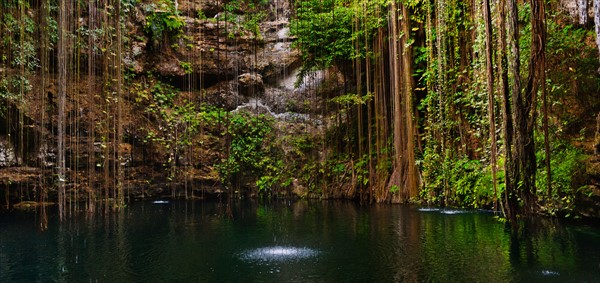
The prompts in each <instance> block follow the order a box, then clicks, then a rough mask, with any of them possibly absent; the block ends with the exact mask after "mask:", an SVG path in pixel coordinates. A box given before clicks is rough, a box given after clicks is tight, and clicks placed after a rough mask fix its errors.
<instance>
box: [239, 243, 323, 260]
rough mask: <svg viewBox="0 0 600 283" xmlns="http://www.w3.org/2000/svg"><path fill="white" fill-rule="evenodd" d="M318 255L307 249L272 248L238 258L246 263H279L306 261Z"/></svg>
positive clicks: (257, 250) (250, 252)
mask: <svg viewBox="0 0 600 283" xmlns="http://www.w3.org/2000/svg"><path fill="white" fill-rule="evenodd" d="M318 254H319V251H317V250H313V249H309V248H296V247H285V246H273V247H265V248H258V249H254V250H249V251H246V252H243V253H242V254H241V256H240V257H241V258H242V259H244V260H247V261H258V262H275V261H276V262H279V261H293V260H300V259H307V258H311V257H315V256H317V255H318Z"/></svg>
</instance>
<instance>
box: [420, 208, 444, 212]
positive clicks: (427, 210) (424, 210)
mask: <svg viewBox="0 0 600 283" xmlns="http://www.w3.org/2000/svg"><path fill="white" fill-rule="evenodd" d="M419 211H421V212H431V211H440V209H439V208H435V207H421V208H419Z"/></svg>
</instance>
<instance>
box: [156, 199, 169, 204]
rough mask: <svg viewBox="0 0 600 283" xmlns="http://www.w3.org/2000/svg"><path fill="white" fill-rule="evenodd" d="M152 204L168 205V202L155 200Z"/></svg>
mask: <svg viewBox="0 0 600 283" xmlns="http://www.w3.org/2000/svg"><path fill="white" fill-rule="evenodd" d="M152 203H154V204H167V203H169V201H168V200H155V201H153V202H152Z"/></svg>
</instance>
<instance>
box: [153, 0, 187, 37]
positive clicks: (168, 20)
mask: <svg viewBox="0 0 600 283" xmlns="http://www.w3.org/2000/svg"><path fill="white" fill-rule="evenodd" d="M145 10H146V13H147V15H146V22H145V24H144V31H145V32H146V34H148V35H149V36H150V37H151V38H152V39H153V40H154V41H160V40H162V39H163V37H164V33H165V32H167V33H168V34H169V35H170V36H171V37H177V36H179V35H181V34H182V32H183V26H184V24H185V23H184V21H183V18H182V17H180V16H179V11H177V10H175V4H174V3H173V2H172V1H171V0H161V1H160V2H159V3H158V4H154V3H152V4H148V5H146V7H145Z"/></svg>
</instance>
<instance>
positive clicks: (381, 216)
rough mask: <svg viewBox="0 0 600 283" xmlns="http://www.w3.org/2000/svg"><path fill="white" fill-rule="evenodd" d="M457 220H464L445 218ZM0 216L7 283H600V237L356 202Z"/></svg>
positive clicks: (541, 224) (1, 265)
mask: <svg viewBox="0 0 600 283" xmlns="http://www.w3.org/2000/svg"><path fill="white" fill-rule="evenodd" d="M442 212H447V213H454V214H446V213H442ZM49 214H50V216H49V228H48V230H46V231H44V232H40V231H39V230H38V228H37V219H36V217H37V216H36V214H35V213H33V212H11V213H6V212H5V213H4V214H0V282H36V281H37V282H56V281H58V282H417V281H428V282H511V281H512V282H528V281H529V282H600V230H599V229H598V228H593V227H588V226H584V225H571V226H568V225H560V224H558V223H553V222H552V221H549V220H539V221H536V223H534V224H533V225H532V227H530V228H528V229H527V230H525V231H524V232H522V233H520V234H519V235H518V236H513V235H512V234H511V233H510V231H509V230H507V229H506V228H505V226H504V225H503V224H500V223H498V222H497V221H496V220H494V219H493V217H492V215H491V214H489V213H481V212H477V211H419V210H418V209H417V208H415V207H408V206H394V205H376V206H360V205H357V204H354V203H350V202H327V201H324V202H310V203H309V202H304V201H301V202H275V203H269V204H258V203H256V202H239V203H234V204H233V205H231V206H230V207H229V208H228V207H227V205H226V204H220V203H218V202H185V201H172V202H168V203H152V202H138V203H134V204H132V205H130V206H129V207H128V208H126V209H125V210H124V211H123V212H121V213H115V214H108V215H95V216H93V217H92V218H90V217H89V216H87V215H85V214H82V215H81V216H79V217H72V218H70V220H68V221H66V222H63V223H62V224H60V223H58V220H57V219H56V214H55V213H54V212H52V211H50V212H49Z"/></svg>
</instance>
